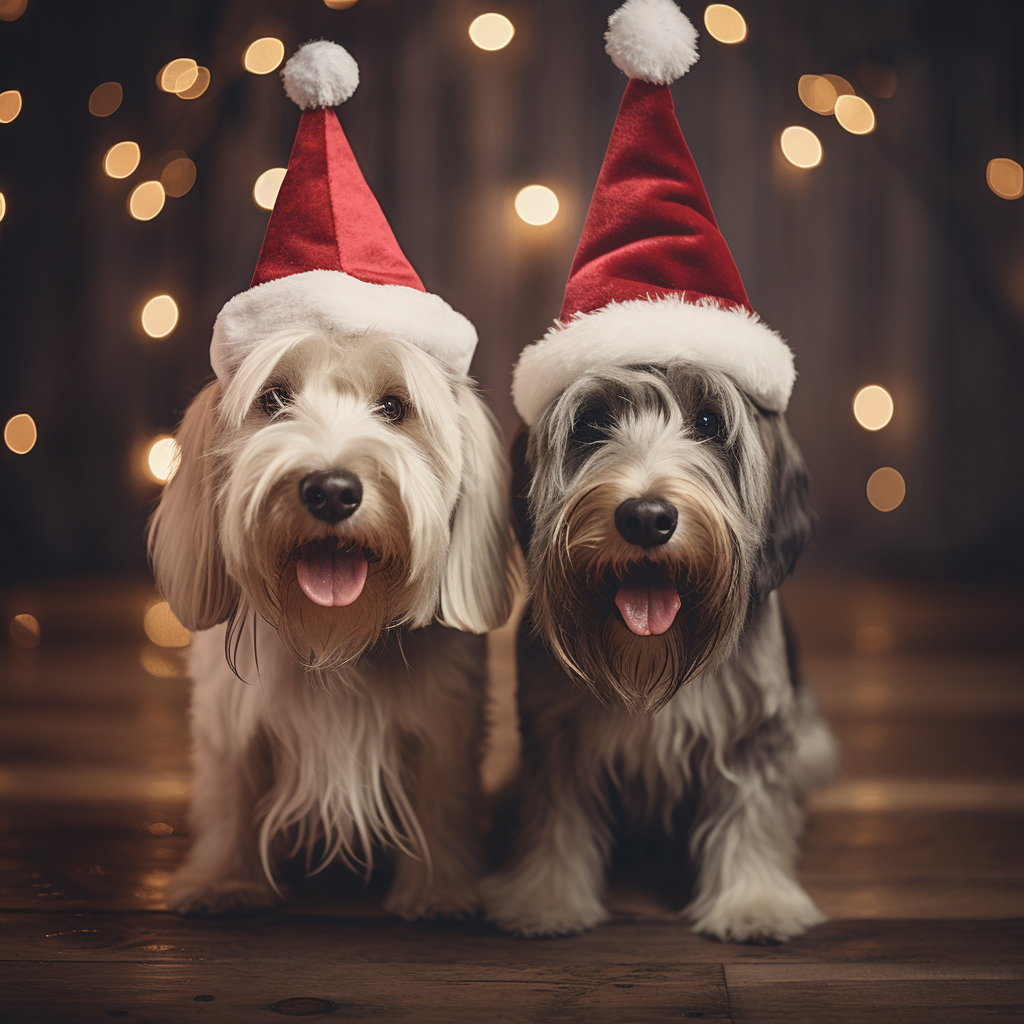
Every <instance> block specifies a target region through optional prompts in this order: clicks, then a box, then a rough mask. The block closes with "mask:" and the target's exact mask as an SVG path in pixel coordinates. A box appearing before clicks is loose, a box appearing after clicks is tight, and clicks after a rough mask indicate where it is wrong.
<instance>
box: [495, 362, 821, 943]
mask: <svg viewBox="0 0 1024 1024" xmlns="http://www.w3.org/2000/svg"><path fill="white" fill-rule="evenodd" d="M515 447H516V450H515V451H514V453H513V461H514V463H516V467H515V468H516V472H517V474H518V477H519V479H518V480H517V482H516V484H515V489H516V491H517V493H516V495H515V498H514V504H515V506H516V516H517V519H518V521H519V530H520V538H521V542H522V546H523V549H524V552H525V556H526V564H527V574H528V586H529V605H528V609H527V613H526V615H525V617H524V621H523V624H522V626H521V629H520V635H519V651H518V656H519V709H520V718H521V727H522V733H523V763H522V770H521V777H520V779H519V780H518V784H517V791H516V794H515V804H516V807H515V811H516V819H517V830H516V833H515V837H514V840H513V843H512V848H511V852H510V855H509V859H508V862H507V863H506V864H505V865H504V866H503V867H502V868H501V870H500V871H499V872H498V873H497V874H494V875H492V876H491V877H490V878H488V879H487V880H486V881H485V883H484V887H485V897H484V898H485V905H486V909H487V914H488V917H489V919H490V920H491V921H493V922H494V923H496V924H498V925H499V926H501V927H502V928H505V929H507V930H509V931H513V932H517V933H519V934H522V935H528V936H536V935H554V934H562V933H570V932H578V931H581V930H583V929H587V928H591V927H593V926H594V925H596V924H598V923H600V922H601V921H603V920H605V919H606V918H607V916H608V913H607V910H606V909H605V905H604V893H605V885H606V882H605V873H606V868H607V865H608V862H609V858H610V854H611V852H612V847H613V831H614V830H613V820H612V819H613V814H612V812H611V810H610V808H611V807H612V806H624V808H625V812H626V818H627V820H628V821H629V823H630V824H632V825H651V824H654V825H656V826H658V827H663V828H664V829H665V830H666V831H669V830H671V828H672V824H673V821H674V820H676V819H677V818H678V812H679V811H680V809H681V808H682V807H683V806H684V805H685V806H686V807H688V808H690V814H691V817H690V828H689V834H688V837H687V845H688V852H689V858H690V861H691V864H690V865H688V866H687V867H688V869H689V870H692V872H693V875H694V877H695V882H694V891H693V894H692V899H691V901H690V903H689V905H688V906H687V907H686V910H685V911H684V913H685V914H686V916H687V917H688V919H689V920H690V921H691V922H692V924H693V926H694V928H695V930H696V931H698V932H702V933H704V934H707V935H710V936H714V937H716V938H718V939H723V940H733V941H780V940H785V939H789V938H791V937H793V936H795V935H799V934H801V933H802V932H804V931H805V930H806V929H807V928H808V927H809V926H811V925H813V924H815V923H817V922H819V921H821V920H823V916H822V914H821V913H820V911H819V910H818V909H817V908H816V907H815V905H814V904H813V902H812V901H811V899H810V898H809V897H808V895H807V894H806V893H805V892H804V890H803V889H802V888H801V886H800V884H799V883H798V881H797V879H796V875H795V860H796V856H797V841H798V837H799V834H800V831H801V826H802V819H803V812H802V807H801V805H802V801H803V800H804V798H805V797H806V795H807V794H808V792H809V791H810V790H811V789H812V788H814V787H815V786H817V785H819V784H821V783H823V782H824V781H826V780H828V779H829V778H830V777H831V776H832V774H833V772H834V768H835V761H836V754H835V746H834V741H833V740H832V737H831V735H830V733H829V732H828V730H827V728H826V726H825V725H824V723H823V722H822V721H821V719H820V718H819V717H818V714H817V710H816V707H815V701H814V698H813V696H812V694H811V693H810V691H809V690H807V689H806V688H805V687H803V686H801V685H800V682H799V680H798V679H797V678H796V676H795V674H794V666H793V665H792V664H791V659H790V657H789V656H788V653H787V638H786V630H785V626H784V622H783V616H782V611H781V608H780V604H779V600H778V597H777V595H776V594H775V590H776V588H777V587H778V586H779V584H780V583H781V582H782V581H783V580H784V579H785V578H786V576H787V575H788V574H789V573H790V571H791V570H792V568H793V565H794V562H795V561H796V559H797V556H798V555H799V554H800V552H801V551H802V549H803V548H804V546H805V545H806V544H807V542H808V540H809V538H810V535H811V532H812V518H811V514H810V511H809V508H808V503H807V482H808V481H807V472H806V469H805V466H804V463H803V460H802V458H801V455H800V452H799V450H798V449H797V447H796V445H795V443H794V442H793V440H792V438H791V437H790V434H789V432H788V430H787V428H786V424H785V421H784V419H783V416H782V415H781V414H780V413H769V412H765V411H763V410H762V409H760V408H758V407H757V406H756V405H755V404H754V402H753V401H752V400H751V399H750V397H749V396H748V395H747V394H745V393H744V392H743V391H742V390H741V389H740V388H739V387H738V386H737V385H736V384H735V383H734V382H733V380H732V379H731V378H730V377H729V376H727V375H726V374H724V373H722V372H718V371H715V370H710V369H707V368H701V367H698V366H696V365H694V364H692V363H687V362H682V361H678V362H677V361H671V362H668V363H667V364H666V365H658V366H655V365H639V366H629V367H615V366H609V367H608V368H604V369H593V370H591V371H589V372H586V373H584V374H583V375H582V376H580V377H578V378H577V379H576V380H575V381H573V382H572V383H571V384H569V386H568V387H566V388H565V390H564V391H563V392H562V393H561V395H559V396H558V397H557V398H556V399H555V400H554V401H553V402H551V403H550V405H548V407H547V409H546V410H545V412H544V413H543V415H542V416H541V418H540V419H539V421H538V422H537V424H536V425H535V427H534V428H533V429H532V430H531V431H530V432H529V434H528V435H526V434H524V435H521V437H520V439H519V440H518V441H517V444H516V446H515Z"/></svg>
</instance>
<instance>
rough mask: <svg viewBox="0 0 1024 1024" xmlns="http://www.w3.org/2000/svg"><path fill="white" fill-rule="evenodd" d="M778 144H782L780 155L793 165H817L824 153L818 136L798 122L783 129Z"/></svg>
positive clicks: (806, 166) (807, 166)
mask: <svg viewBox="0 0 1024 1024" xmlns="http://www.w3.org/2000/svg"><path fill="white" fill-rule="evenodd" d="M779 144H780V145H781V146H782V155H783V156H784V157H785V158H786V159H787V160H788V161H789V162H790V163H791V164H792V165H793V166H794V167H802V168H804V169H807V168H810V167H817V166H818V164H820V163H821V158H822V156H823V155H824V151H823V150H822V148H821V142H820V141H819V140H818V136H817V135H815V134H814V132H812V131H811V130H810V128H804V127H802V126H801V125H798V124H794V125H790V126H789V127H788V128H786V129H784V130H783V132H782V134H781V135H780V136H779Z"/></svg>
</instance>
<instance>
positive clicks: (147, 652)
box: [139, 644, 185, 679]
mask: <svg viewBox="0 0 1024 1024" xmlns="http://www.w3.org/2000/svg"><path fill="white" fill-rule="evenodd" d="M139 664H140V665H141V666H142V667H143V668H144V669H145V670H146V672H148V673H149V675H151V676H153V677H154V678H155V679H177V678H178V677H179V676H183V675H184V674H185V672H184V667H183V666H182V663H181V656H180V655H179V654H178V653H177V652H176V651H173V650H165V649H164V648H162V647H157V646H155V645H154V644H145V645H144V646H143V648H142V650H141V651H139Z"/></svg>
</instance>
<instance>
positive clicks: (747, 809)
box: [685, 722, 825, 942]
mask: <svg viewBox="0 0 1024 1024" xmlns="http://www.w3.org/2000/svg"><path fill="white" fill-rule="evenodd" d="M779 731H780V729H779V726H778V723H777V722H768V723H766V724H765V725H764V726H762V728H761V730H760V731H759V732H758V733H756V734H755V735H754V736H753V737H751V738H750V739H749V740H748V741H747V743H745V744H744V747H743V756H742V758H735V759H732V763H730V764H729V765H728V766H727V772H719V773H716V774H715V775H714V776H713V777H712V778H710V779H709V780H707V782H706V783H705V786H704V788H703V791H702V794H701V799H700V803H699V806H698V811H697V819H696V822H695V824H694V830H693V833H692V838H691V842H690V849H691V854H692V855H693V857H694V860H695V863H696V866H697V869H698V876H697V886H696V891H695V896H694V899H693V901H692V902H691V903H690V905H689V906H688V907H687V908H686V910H685V913H686V915H687V916H688V917H689V919H690V920H691V921H692V922H693V927H694V930H695V931H698V932H703V933H704V934H705V935H711V936H713V937H714V938H717V939H721V940H723V941H732V942H784V941H785V940H787V939H791V938H793V937H794V936H797V935H802V934H803V933H804V932H805V931H806V930H807V929H808V928H810V927H811V926H812V925H815V924H818V923H819V922H821V921H824V920H825V916H824V915H823V914H822V913H821V911H820V910H818V908H817V907H816V906H815V905H814V903H813V902H812V901H811V898H810V897H809V896H808V895H807V893H806V892H805V891H804V890H803V888H802V886H801V885H800V883H799V882H798V881H797V878H796V857H797V852H798V847H797V840H798V838H799V836H800V832H801V830H802V827H803V810H802V808H801V806H800V789H799V786H798V785H797V784H796V780H795V778H791V777H790V774H791V772H790V765H791V764H792V763H793V758H792V757H791V748H790V747H789V746H788V744H786V743H785V741H784V740H783V742H781V743H780V737H779Z"/></svg>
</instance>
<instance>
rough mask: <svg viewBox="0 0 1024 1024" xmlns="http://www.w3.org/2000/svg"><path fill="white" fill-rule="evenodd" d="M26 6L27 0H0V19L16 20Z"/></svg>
mask: <svg viewBox="0 0 1024 1024" xmlns="http://www.w3.org/2000/svg"><path fill="white" fill-rule="evenodd" d="M26 7H28V0H0V21H17V20H18V19H19V18H20V17H21V16H22V15H23V14H24V13H25V8H26Z"/></svg>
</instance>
